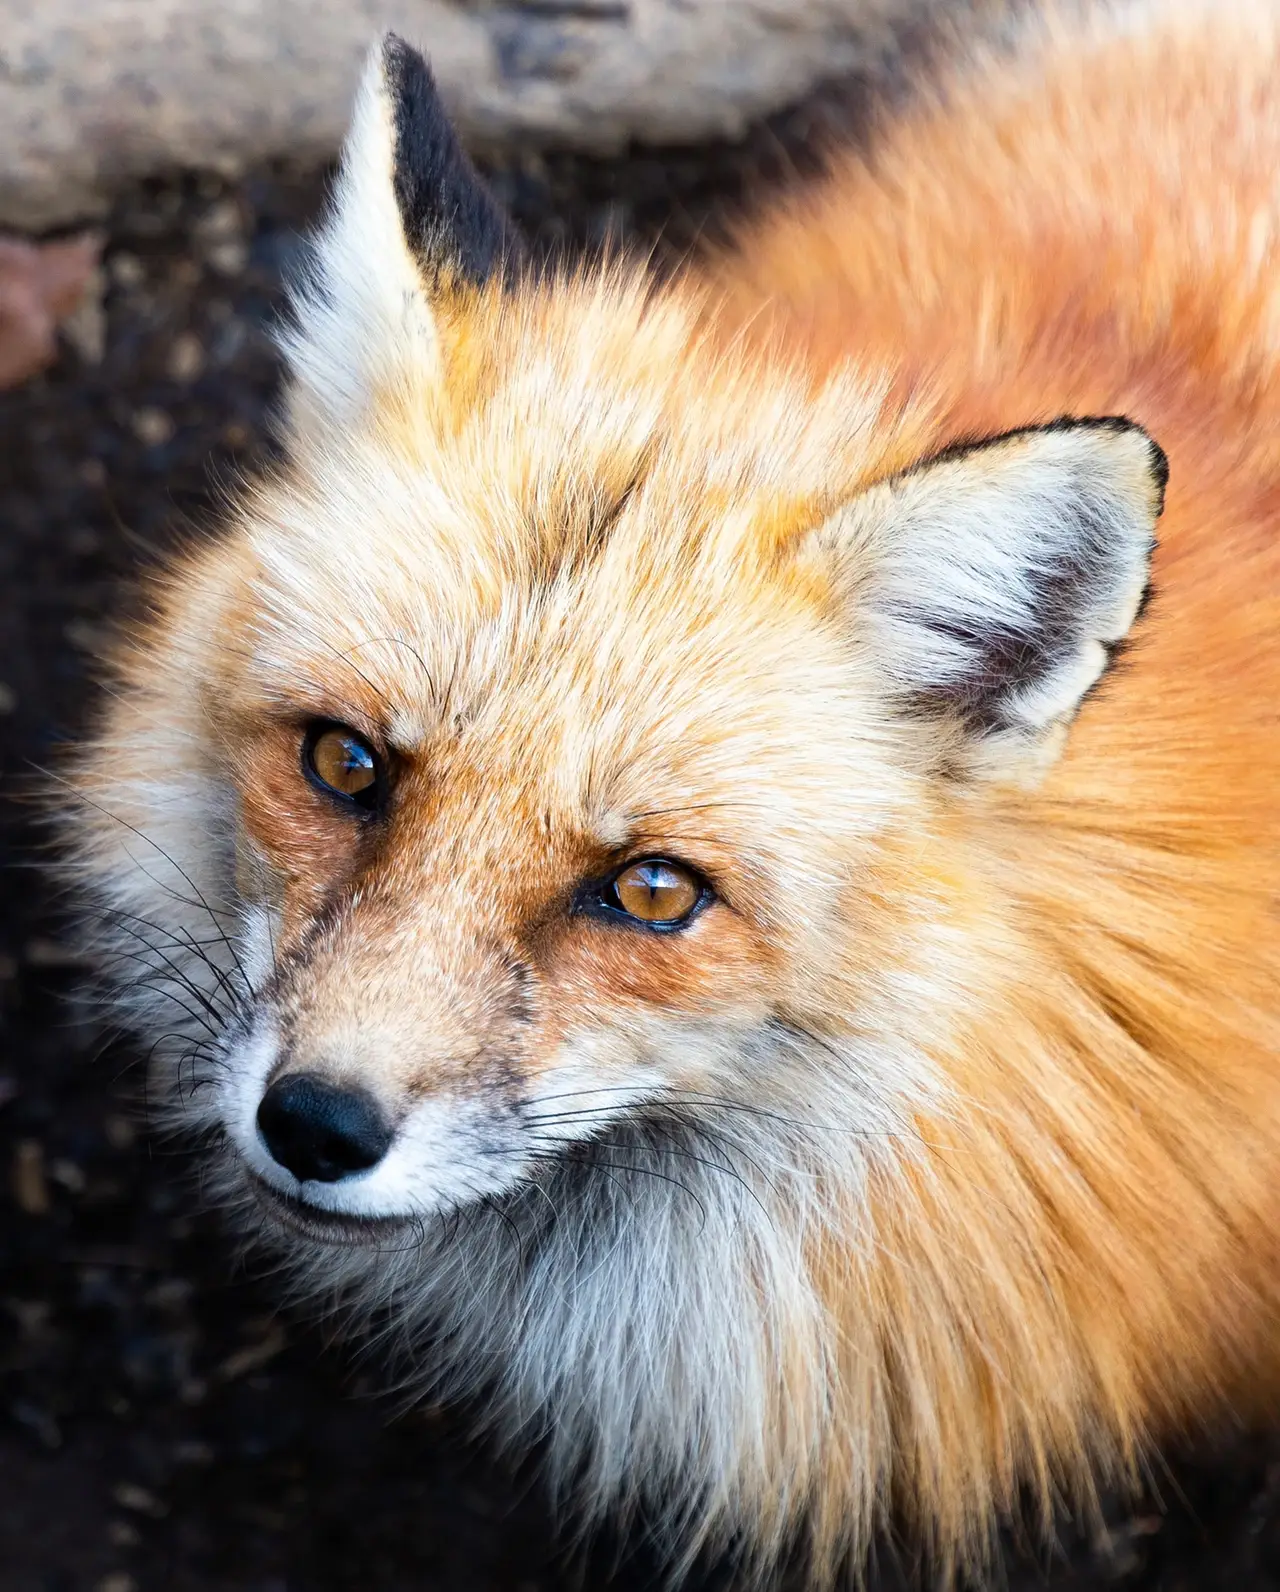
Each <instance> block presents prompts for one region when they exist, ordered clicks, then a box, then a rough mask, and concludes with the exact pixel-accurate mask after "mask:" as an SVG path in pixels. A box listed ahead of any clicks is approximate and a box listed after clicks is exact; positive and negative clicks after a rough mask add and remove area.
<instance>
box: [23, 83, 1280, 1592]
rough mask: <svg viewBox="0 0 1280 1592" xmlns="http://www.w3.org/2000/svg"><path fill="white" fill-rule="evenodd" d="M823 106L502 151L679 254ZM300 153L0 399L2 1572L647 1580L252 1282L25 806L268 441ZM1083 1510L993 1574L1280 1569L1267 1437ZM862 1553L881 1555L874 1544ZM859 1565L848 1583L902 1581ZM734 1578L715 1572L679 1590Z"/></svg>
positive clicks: (1247, 1585)
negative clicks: (72, 916) (597, 158)
mask: <svg viewBox="0 0 1280 1592" xmlns="http://www.w3.org/2000/svg"><path fill="white" fill-rule="evenodd" d="M849 115H850V112H849V110H848V108H847V106H841V107H836V108H835V109H833V107H832V106H831V105H829V104H828V105H823V104H817V103H816V104H815V105H813V106H810V107H807V108H806V109H805V111H803V112H800V113H796V114H794V115H793V116H791V117H790V118H788V119H785V121H783V122H780V123H779V124H778V125H776V126H774V127H772V128H769V129H765V130H762V132H761V134H760V135H759V136H758V137H757V138H756V139H755V140H753V142H752V143H751V145H750V146H749V147H748V148H747V149H746V150H745V151H705V150H704V151H689V152H684V153H677V154H673V155H670V156H665V157H663V158H660V159H659V158H652V157H645V156H642V155H635V156H633V157H631V158H629V159H627V160H625V161H620V162H617V163H614V164H611V165H607V166H605V165H602V166H592V165H590V164H588V163H584V162H580V161H564V162H561V163H559V164H556V165H553V166H551V167H541V168H536V169H534V168H530V169H529V170H526V171H522V172H514V171H512V172H505V173H500V174H498V179H497V180H498V185H499V188H500V191H501V193H502V196H503V197H504V198H505V199H506V200H507V202H508V203H510V204H511V205H512V206H513V208H514V209H515V210H516V212H517V214H518V215H519V216H520V217H521V219H522V220H524V221H525V222H526V223H527V224H528V225H529V227H530V229H531V230H532V231H533V232H534V233H535V234H536V235H537V236H538V237H539V238H540V239H541V240H542V241H544V242H548V241H551V242H555V241H560V242H564V243H567V244H568V245H569V246H572V247H577V246H581V245H583V244H590V243H592V242H595V241H599V240H600V239H601V238H603V237H605V236H607V235H610V234H620V235H628V236H634V237H637V238H639V239H641V240H646V239H651V238H653V237H654V236H656V235H657V234H658V233H659V232H660V231H662V230H663V229H665V231H666V235H667V236H668V238H669V239H670V240H671V243H670V246H671V247H673V248H675V249H677V250H678V249H680V248H683V247H685V246H686V245H687V243H688V241H689V240H690V238H691V237H692V236H693V235H694V234H695V233H696V232H697V231H698V229H699V228H700V227H701V225H702V224H703V222H704V221H705V219H706V217H707V215H708V213H709V211H710V210H711V209H713V208H715V207H717V206H724V205H729V206H732V205H733V204H734V203H736V202H737V200H738V198H739V197H740V195H741V193H742V191H743V189H744V188H749V187H752V186H754V185H755V184H757V183H758V182H761V181H764V180H767V179H769V178H770V177H772V176H776V175H777V174H779V173H780V172H784V171H785V170H786V169H787V168H788V167H789V165H790V164H791V163H792V162H795V161H798V162H800V163H801V164H803V162H804V159H805V151H806V150H809V149H811V148H812V147H813V141H814V137H815V135H816V133H817V132H818V131H819V130H820V129H821V128H823V127H826V126H829V125H830V124H831V121H832V118H833V116H834V117H835V118H837V120H838V119H839V118H840V117H842V116H843V117H845V118H846V119H847V118H848V117H849ZM322 181H323V177H322V174H320V173H314V172H312V173H289V172H284V171H273V172H266V173H260V174H258V175H256V176H254V177H253V178H252V179H251V180H249V181H246V182H244V183H242V184H240V185H238V186H235V187H229V186H227V185H225V184H222V183H219V182H211V181H208V180H196V179H182V180H175V181H173V182H170V183H165V184H159V185H155V186H151V187H149V188H147V189H146V190H144V191H139V192H135V193H133V194H131V195H130V196H128V197H127V198H126V199H125V200H124V201H122V202H121V204H120V205H119V207H118V209H117V211H116V213H115V215H114V217H113V219H112V222H111V225H110V229H109V241H108V245H107V250H106V257H105V281H104V309H105V320H104V322H103V323H102V324H101V325H98V326H95V325H94V324H92V318H90V319H89V321H88V323H86V324H82V325H81V326H80V327H79V328H78V330H77V332H76V338H75V346H73V345H72V344H71V343H68V346H67V347H66V349H65V350H64V352H63V355H62V357H61V360H60V362H59V364H58V365H57V367H56V368H55V369H53V370H52V371H51V372H50V373H48V374H47V375H45V376H43V377H41V378H39V379H37V380H34V381H32V382H31V383H29V384H28V385H27V386H26V387H24V388H23V389H21V390H19V391H16V392H12V393H9V394H5V395H0V754H2V757H3V773H2V778H3V795H4V797H5V798H6V800H5V802H4V806H3V812H2V814H0V821H2V825H3V828H2V832H0V841H2V843H3V846H4V858H3V861H4V864H5V866H4V868H3V870H0V891H2V892H3V898H2V902H0V1025H2V1026H0V1592H90V1589H96V1592H356V1589H359V1592H402V1589H403V1592H410V1589H412V1592H560V1589H564V1592H568V1589H570V1588H582V1589H588V1592H589V1589H592V1588H600V1587H604V1586H606V1585H607V1586H609V1587H611V1588H614V1589H615V1592H634V1589H639V1588H646V1587H650V1586H653V1585H654V1584H655V1583H656V1579H657V1571H656V1568H655V1566H654V1564H653V1563H652V1561H651V1560H650V1559H649V1558H648V1557H647V1556H646V1552H645V1549H644V1546H643V1543H642V1542H636V1541H633V1542H630V1543H618V1542H613V1541H606V1542H601V1543H600V1544H598V1545H597V1547H596V1548H595V1549H594V1550H593V1551H592V1552H591V1553H590V1554H589V1555H588V1556H586V1557H585V1558H584V1557H583V1556H582V1555H580V1554H579V1555H576V1556H568V1557H566V1555H565V1554H564V1552H563V1551H562V1550H561V1549H560V1548H558V1547H557V1545H556V1540H555V1537H554V1534H553V1530H552V1525H551V1521H550V1518H549V1514H548V1510H547V1508H546V1505H545V1503H544V1500H543V1499H542V1497H541V1494H540V1493H539V1491H538V1488H537V1484H536V1479H535V1478H534V1475H533V1473H532V1471H531V1470H530V1471H526V1472H521V1473H512V1472H511V1471H509V1470H507V1469H505V1468H503V1467H502V1466H501V1465H500V1464H498V1463H497V1461H496V1460H495V1459H494V1458H493V1456H492V1455H490V1454H488V1453H487V1452H485V1451H484V1450H483V1449H477V1448H475V1447H473V1446H472V1445H471V1444H470V1443H469V1441H468V1440H467V1437H466V1435H465V1434H466V1412H465V1411H462V1412H444V1411H439V1410H422V1411H419V1412H417V1413H415V1414H413V1415H411V1416H408V1417H400V1418H398V1419H397V1418H393V1416H392V1412H391V1410H390V1408H389V1407H388V1405H387V1404H386V1403H384V1402H383V1401H382V1400H381V1399H380V1398H379V1397H378V1395H377V1392H376V1378H375V1377H374V1375H373V1374H372V1373H371V1372H369V1371H367V1370H361V1369H360V1368H358V1367H356V1366H354V1365H353V1364H352V1363H351V1362H350V1360H349V1359H347V1358H345V1357H344V1355H343V1353H342V1351H341V1350H340V1349H338V1348H335V1347H333V1346H330V1345H328V1344H326V1343H325V1342H324V1341H323V1338H322V1337H321V1335H320V1334H319V1332H318V1331H317V1330H315V1329H314V1328H312V1327H310V1326H309V1325H308V1324H307V1323H306V1322H305V1321H301V1320H293V1319H284V1318H282V1317H281V1316H280V1315H278V1314H277V1312H276V1309H275V1305H274V1301H273V1294H272V1289H271V1285H270V1280H269V1279H264V1278H260V1277H254V1276H247V1275H245V1274H244V1273H243V1271H242V1269H240V1267H239V1266H238V1263H237V1260H236V1257H235V1255H234V1253H233V1251H232V1249H231V1246H230V1245H229V1243H228V1242H227V1241H226V1240H225V1239H224V1237H223V1235H222V1233H221V1231H220V1228H219V1224H218V1220H217V1217H216V1214H214V1213H211V1212H209V1211H207V1210H205V1209H203V1208H202V1207H201V1203H200V1199H199V1193H198V1190H197V1189H196V1187H195V1186H194V1185H193V1183H192V1181H191V1180H190V1178H189V1175H188V1168H187V1166H186V1163H185V1161H184V1160H183V1158H182V1157H181V1156H180V1155H174V1154H172V1153H171V1152H169V1151H168V1150H165V1149H162V1148H161V1147H160V1146H158V1145H157V1144H155V1143H153V1142H152V1140H151V1138H150V1137H149V1135H148V1131H147V1126H146V1117H145V1109H144V1102H143V1099H142V1091H141V1081H140V1078H139V1076H138V1068H137V1067H136V1065H135V1063H136V1062H137V1061H138V1054H137V1052H136V1050H133V1049H131V1048H130V1046H129V1045H128V1043H126V1042H123V1041H120V1040H114V1041H112V1040H109V1039H108V1038H107V1036H105V1035H104V1033H103V1030H102V1028H101V1026H100V1023H99V1020H98V1017H97V1015H96V1013H95V1010H94V1008H93V1006H92V1003H91V1001H90V999H89V997H88V994H87V993H86V988H85V981H84V974H83V970H82V969H80V968H78V967H77V966H76V965H75V961H74V957H73V956H72V954H71V953H70V951H69V950H68V948H67V946H68V940H67V934H66V927H65V920H64V918H63V916H62V913H63V908H62V907H61V906H60V905H59V903H58V902H57V901H56V900H55V899H54V897H53V892H52V890H51V887H50V885H49V882H48V880H47V879H46V878H45V876H44V875H43V874H42V872H41V871H40V868H39V866H38V862H39V859H38V855H37V846H38V843H39V840H40V835H39V832H38V829H37V826H36V822H35V816H34V813H33V811H32V810H31V809H30V807H29V806H28V805H27V804H25V803H23V802H22V801H21V800H8V799H7V798H10V797H15V798H16V797H20V796H21V794H22V791H23V789H24V788H25V786H26V783H27V782H28V781H29V779H30V776H31V771H32V767H33V765H41V764H44V763H46V762H47V761H48V760H50V759H51V758H55V757H56V755H57V752H58V749H59V747H60V746H61V745H62V744H63V743H64V742H65V741H66V739H67V738H68V737H70V736H72V735H74V734H75V733H76V731H77V730H78V729H79V727H81V726H82V725H83V723H84V722H85V715H86V705H87V703H88V702H89V700H90V694H89V686H88V679H89V677H90V675H91V673H92V667H93V661H94V658H95V656H96V655H97V654H98V652H99V651H100V649H101V645H102V640H103V636H104V627H105V626H106V625H107V623H108V622H109V619H110V616H111V615H112V614H113V613H115V612H117V611H118V610H119V609H120V607H121V604H122V602H123V601H126V600H127V598H128V592H129V588H130V585H131V581H132V579H133V575H134V572H135V571H136V570H137V568H138V567H139V566H140V564H141V563H143V562H145V560H146V559H147V558H148V557H149V556H150V555H151V554H152V552H153V551H154V550H155V549H157V548H162V547H163V546H165V545H166V544H168V543H169V542H170V541H171V539H172V537H173V536H174V534H175V533H176V532H181V533H186V534H196V535H198V534H201V533H202V528H204V527H207V525H208V523H209V521H210V517H211V514H212V512H213V509H212V501H213V497H214V495H215V494H216V489H217V483H218V482H219V481H225V480H227V479H228V478H229V477H231V476H232V475H234V474H235V473H236V472H238V471H240V470H242V469H244V468H251V467H252V463H253V460H254V458H255V457H256V456H259V455H260V453H261V451H262V450H263V449H264V448H265V447H267V446H269V443H268V440H267V420H268V415H269V411H270V406H271V403H272V399H273V394H274V391H275V382H276V361H275V358H274V355H273V352H272V349H271V345H270V342H269V339H268V328H269V326H270V323H271V320H272V317H273V315H274V314H275V313H276V310H277V307H278V303H279V294H280V282H281V276H282V273H284V272H285V271H287V270H288V268H289V265H290V262H291V261H292V260H293V259H294V257H295V255H296V251H297V249H298V231H299V229H300V228H301V227H303V226H304V225H305V224H306V222H307V221H308V219H309V218H310V217H311V216H312V215H313V214H314V211H315V207H316V205H317V203H318V198H319V195H320V192H321V186H322ZM1109 1519H1110V1520H1111V1527H1110V1530H1109V1531H1108V1532H1107V1533H1104V1534H1098V1533H1093V1534H1091V1535H1089V1536H1087V1537H1080V1536H1076V1535H1072V1534H1071V1533H1070V1532H1067V1531H1065V1530H1064V1546H1063V1547H1062V1549H1061V1550H1060V1551H1059V1552H1057V1553H1055V1554H1041V1555H1039V1556H1038V1557H1036V1558H1033V1559H1028V1558H1027V1557H1025V1556H1020V1555H1018V1554H1016V1553H1015V1552H1013V1551H1012V1550H1011V1551H1010V1554H1009V1558H1008V1570H1007V1576H1008V1579H1009V1582H1010V1583H1011V1584H1013V1585H1014V1586H1016V1587H1024V1586H1025V1587H1027V1588H1030V1587H1032V1586H1033V1585H1044V1584H1046V1583H1047V1584H1048V1585H1051V1586H1058V1587H1063V1588H1083V1587H1098V1586H1103V1585H1108V1586H1124V1587H1126V1588H1131V1589H1134V1592H1137V1589H1139V1588H1141V1589H1146V1588H1152V1589H1154V1588H1157V1587H1158V1588H1162V1589H1167V1592H1173V1589H1185V1592H1209V1589H1216V1588H1223V1589H1227V1588H1230V1589H1231V1592H1246V1589H1250V1592H1251V1589H1262V1588H1267V1587H1271V1586H1280V1441H1278V1440H1277V1437H1276V1436H1275V1434H1262V1435H1254V1436H1247V1435H1243V1434H1241V1435H1237V1436H1235V1437H1234V1438H1231V1439H1223V1440H1221V1441H1219V1442H1218V1443H1217V1444H1215V1445H1213V1446H1212V1447H1210V1446H1208V1445H1200V1448H1199V1451H1198V1452H1192V1453H1189V1454H1184V1455H1183V1456H1182V1457H1181V1458H1180V1459H1173V1460H1171V1462H1170V1467H1169V1469H1168V1470H1167V1471H1165V1470H1162V1471H1161V1472H1160V1474H1159V1482H1158V1486H1156V1487H1153V1488H1152V1490H1151V1492H1150V1494H1149V1496H1147V1497H1146V1498H1144V1499H1143V1500H1141V1501H1140V1502H1139V1504H1137V1505H1136V1506H1135V1505H1128V1506H1125V1507H1120V1506H1116V1507H1115V1508H1114V1509H1112V1510H1111V1512H1110V1515H1109ZM891 1557H892V1555H891V1554H890V1552H889V1550H888V1548H887V1547H886V1548H885V1549H884V1550H883V1554H882V1558H883V1559H886V1560H887V1559H890V1558H891ZM898 1579H899V1576H898V1574H897V1572H893V1571H890V1570H887V1569H883V1568H882V1570H881V1571H880V1572H879V1574H878V1575H877V1577H876V1581H877V1584H880V1585H887V1584H889V1583H895V1584H896V1582H897V1581H898ZM730 1583H731V1577H728V1576H727V1574H726V1572H725V1571H724V1570H723V1569H720V1570H717V1569H716V1568H715V1567H708V1568H707V1570H706V1573H705V1575H704V1576H703V1577H702V1578H701V1579H700V1580H699V1582H698V1583H697V1585H698V1589H699V1592H710V1589H711V1588H713V1587H724V1586H725V1585H727V1584H730Z"/></svg>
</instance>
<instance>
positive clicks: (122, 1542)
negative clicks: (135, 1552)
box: [107, 1520, 142, 1548]
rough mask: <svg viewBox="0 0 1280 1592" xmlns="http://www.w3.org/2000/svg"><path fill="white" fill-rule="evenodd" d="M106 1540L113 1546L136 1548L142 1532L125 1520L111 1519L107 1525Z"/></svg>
mask: <svg viewBox="0 0 1280 1592" xmlns="http://www.w3.org/2000/svg"><path fill="white" fill-rule="evenodd" d="M107 1541H108V1542H109V1543H110V1544H111V1546H112V1547H113V1548H136V1547H137V1546H138V1544H139V1543H140V1542H141V1541H142V1533H141V1532H140V1531H139V1530H138V1528H137V1526H131V1525H130V1524H129V1522H128V1521H127V1520H113V1521H111V1522H110V1524H109V1525H108V1526H107Z"/></svg>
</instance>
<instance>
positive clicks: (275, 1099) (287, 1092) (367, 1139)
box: [258, 1072, 391, 1183]
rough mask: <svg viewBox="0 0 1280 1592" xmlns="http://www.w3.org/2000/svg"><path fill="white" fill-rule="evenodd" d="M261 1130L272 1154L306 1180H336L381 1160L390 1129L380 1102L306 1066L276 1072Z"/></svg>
mask: <svg viewBox="0 0 1280 1592" xmlns="http://www.w3.org/2000/svg"><path fill="white" fill-rule="evenodd" d="M258 1131H259V1132H260V1133H261V1134H262V1137H263V1139H264V1140H265V1141H266V1145H267V1149H268V1150H270V1151H271V1154H272V1157H273V1159H275V1160H277V1161H278V1162H279V1163H280V1165H281V1166H283V1167H287V1168H288V1170H289V1171H290V1172H292V1173H293V1175H294V1177H296V1178H298V1179H300V1180H301V1181H302V1182H304V1183H305V1182H307V1181H308V1180H309V1179H314V1180H315V1181H316V1182H319V1183H336V1182H337V1181H338V1180H339V1178H344V1177H350V1176H351V1174H352V1173H353V1172H363V1171H364V1170H365V1169H366V1168H367V1167H370V1166H376V1165H377V1164H378V1162H379V1161H380V1160H381V1159H382V1157H383V1156H384V1155H385V1154H386V1153H387V1147H388V1145H389V1144H390V1143H391V1131H390V1129H389V1128H388V1127H387V1125H386V1123H385V1122H384V1121H383V1120H382V1113H381V1112H380V1111H379V1110H378V1106H377V1102H376V1101H374V1100H373V1099H371V1098H370V1096H369V1095H367V1094H364V1093H363V1092H362V1091H361V1090H359V1089H339V1088H337V1087H335V1085H333V1084H331V1083H324V1082H323V1081H322V1080H321V1079H319V1078H314V1077H312V1076H311V1075H310V1074H308V1073H305V1072H294V1073H288V1074H286V1075H285V1077H283V1078H277V1079H276V1081H275V1083H273V1084H272V1085H271V1087H270V1089H268V1090H267V1092H266V1094H264V1095H263V1097H262V1104H261V1105H260V1106H259V1107H258Z"/></svg>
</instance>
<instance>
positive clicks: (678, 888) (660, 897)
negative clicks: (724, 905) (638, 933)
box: [604, 857, 707, 929]
mask: <svg viewBox="0 0 1280 1592" xmlns="http://www.w3.org/2000/svg"><path fill="white" fill-rule="evenodd" d="M706 896H707V887H706V885H704V884H703V882H702V880H701V879H700V878H698V876H697V874H695V873H692V872H691V871H690V870H689V869H688V868H685V867H682V866H681V864H680V863H678V862H668V861H667V859H666V858H665V857H645V858H643V860H641V861H640V862H631V863H628V864H627V866H626V867H625V868H624V869H623V870H622V872H621V873H617V874H615V875H614V876H613V878H612V879H611V880H610V882H609V884H608V885H607V886H606V887H605V892H604V899H605V903H606V905H609V906H612V907H613V908H614V909H615V910H616V911H619V912H624V913H625V914H626V915H627V917H629V918H635V919H636V920H637V921H638V922H640V923H646V924H648V925H649V926H650V927H651V928H655V929H674V928H679V926H680V925H681V924H683V923H687V922H688V920H689V919H690V918H691V917H692V916H693V914H694V912H695V911H696V910H697V908H698V907H699V906H701V905H702V903H703V901H704V900H705V899H706Z"/></svg>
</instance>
